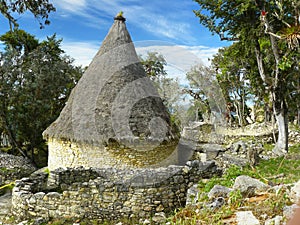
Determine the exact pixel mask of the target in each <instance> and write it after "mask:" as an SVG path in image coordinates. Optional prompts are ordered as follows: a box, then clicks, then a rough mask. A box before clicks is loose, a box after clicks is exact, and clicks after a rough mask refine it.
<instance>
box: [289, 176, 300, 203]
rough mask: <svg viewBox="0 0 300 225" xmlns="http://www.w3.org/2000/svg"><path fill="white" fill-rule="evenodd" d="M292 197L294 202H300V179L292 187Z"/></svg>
mask: <svg viewBox="0 0 300 225" xmlns="http://www.w3.org/2000/svg"><path fill="white" fill-rule="evenodd" d="M290 198H291V200H292V201H293V202H294V203H296V204H300V180H299V181H298V182H297V183H296V184H295V185H294V186H293V187H292V189H291V193H290Z"/></svg>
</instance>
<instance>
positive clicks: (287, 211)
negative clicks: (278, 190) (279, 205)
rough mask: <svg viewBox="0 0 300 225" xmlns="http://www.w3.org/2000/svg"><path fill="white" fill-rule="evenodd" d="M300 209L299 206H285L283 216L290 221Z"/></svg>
mask: <svg viewBox="0 0 300 225" xmlns="http://www.w3.org/2000/svg"><path fill="white" fill-rule="evenodd" d="M299 208H300V206H298V205H297V204H293V205H290V206H285V207H284V208H283V216H284V217H285V218H287V219H288V220H290V219H292V217H293V216H294V214H295V211H296V209H299Z"/></svg>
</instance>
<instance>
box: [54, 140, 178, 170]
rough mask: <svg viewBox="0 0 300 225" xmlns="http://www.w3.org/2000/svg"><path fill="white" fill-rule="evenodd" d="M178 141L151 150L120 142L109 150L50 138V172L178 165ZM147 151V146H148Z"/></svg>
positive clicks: (111, 145)
mask: <svg viewBox="0 0 300 225" xmlns="http://www.w3.org/2000/svg"><path fill="white" fill-rule="evenodd" d="M177 145H178V142H177V141H174V142H170V143H165V144H162V145H157V147H155V148H153V149H152V148H151V147H152V146H149V148H148V150H144V151H143V150H135V149H132V148H127V147H126V146H121V145H120V144H118V143H117V142H114V143H113V144H110V145H109V146H107V147H104V146H94V145H92V144H83V143H75V142H71V141H62V140H56V139H52V138H51V139H49V140H48V146H49V157H48V167H49V170H50V171H52V170H55V169H57V168H60V167H62V168H68V167H70V168H75V167H80V166H83V167H85V168H89V167H95V168H96V167H97V168H111V167H114V168H119V169H125V168H145V167H148V168H149V167H163V166H168V165H173V164H178V149H177V147H178V146H177ZM144 148H145V149H147V146H145V147H144Z"/></svg>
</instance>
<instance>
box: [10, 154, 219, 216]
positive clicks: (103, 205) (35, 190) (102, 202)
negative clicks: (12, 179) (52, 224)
mask: <svg viewBox="0 0 300 225" xmlns="http://www.w3.org/2000/svg"><path fill="white" fill-rule="evenodd" d="M184 168H187V171H188V172H185V171H184ZM40 172H41V173H45V172H43V171H40ZM216 172H217V168H216V165H215V163H214V162H206V163H201V162H199V161H197V160H195V161H192V162H188V163H187V165H186V166H169V167H162V168H153V169H131V170H129V169H128V170H120V169H112V168H109V169H104V168H102V169H99V168H90V169H84V168H82V167H80V168H69V169H57V170H54V171H51V172H50V174H49V176H47V177H46V179H45V176H43V175H40V176H38V175H37V174H35V175H34V177H29V178H24V179H22V180H21V181H18V182H16V186H15V187H14V189H13V201H12V202H13V210H12V211H13V214H14V215H15V216H17V217H18V218H20V219H28V218H30V219H34V218H37V217H42V218H43V219H45V220H47V219H49V217H53V218H62V217H74V218H105V219H108V220H110V219H120V218H123V217H130V216H135V217H150V216H153V215H155V213H162V212H166V213H169V212H172V211H173V210H174V209H175V208H179V207H181V206H182V205H184V204H185V203H186V195H187V194H186V193H187V190H188V188H189V187H190V185H191V184H193V183H197V182H198V181H199V179H201V178H210V177H212V176H213V175H214V174H215V173H216ZM48 179H50V180H51V182H50V184H51V189H49V187H48V186H47V184H48V183H49V182H48ZM24 189H25V190H24ZM156 216H157V215H156Z"/></svg>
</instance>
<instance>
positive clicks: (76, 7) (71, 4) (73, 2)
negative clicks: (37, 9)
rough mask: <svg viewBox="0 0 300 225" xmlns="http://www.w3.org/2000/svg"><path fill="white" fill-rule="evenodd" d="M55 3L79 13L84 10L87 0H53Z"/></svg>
mask: <svg viewBox="0 0 300 225" xmlns="http://www.w3.org/2000/svg"><path fill="white" fill-rule="evenodd" d="M53 4H54V5H55V6H56V7H58V8H61V9H64V10H67V11H71V12H74V13H77V12H79V11H82V10H83V9H84V8H85V7H86V6H87V2H86V0H53Z"/></svg>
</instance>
